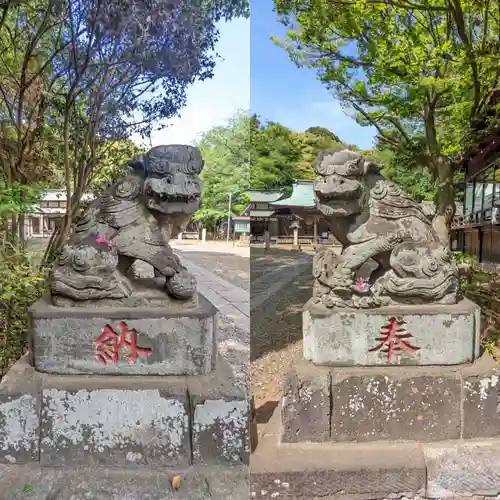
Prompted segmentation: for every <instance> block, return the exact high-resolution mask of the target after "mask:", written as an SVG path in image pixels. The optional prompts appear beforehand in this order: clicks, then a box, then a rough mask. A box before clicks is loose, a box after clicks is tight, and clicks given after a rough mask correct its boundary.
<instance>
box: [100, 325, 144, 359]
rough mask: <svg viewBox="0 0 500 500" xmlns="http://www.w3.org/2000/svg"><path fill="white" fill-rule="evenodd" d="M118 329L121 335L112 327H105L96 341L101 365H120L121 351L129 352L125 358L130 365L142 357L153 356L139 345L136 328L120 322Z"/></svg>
mask: <svg viewBox="0 0 500 500" xmlns="http://www.w3.org/2000/svg"><path fill="white" fill-rule="evenodd" d="M118 329H119V333H117V332H116V331H115V330H113V328H112V327H111V326H110V325H104V327H103V328H102V329H101V335H99V336H98V337H97V338H96V339H95V340H94V345H95V348H96V357H97V359H98V360H99V363H101V364H103V365H105V364H106V363H107V362H108V361H112V362H113V363H114V364H115V365H118V360H119V357H120V349H126V350H127V351H128V352H127V354H126V355H125V357H126V359H127V361H128V362H129V363H130V364H135V363H136V362H137V358H138V357H140V356H151V354H152V353H153V351H152V350H151V349H149V348H146V347H139V346H138V345H137V330H135V328H132V329H129V328H128V326H127V324H126V323H125V321H120V323H119V324H118Z"/></svg>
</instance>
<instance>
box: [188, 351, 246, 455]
mask: <svg viewBox="0 0 500 500" xmlns="http://www.w3.org/2000/svg"><path fill="white" fill-rule="evenodd" d="M217 365H218V366H217V370H216V371H214V372H212V373H211V374H209V375H205V376H199V377H188V380H187V384H188V391H189V397H190V407H191V409H192V412H193V413H192V425H193V428H192V436H191V439H192V449H193V463H194V464H211V463H222V464H224V463H225V464H240V463H248V459H249V453H250V443H249V426H250V420H249V409H250V408H249V403H248V400H247V397H246V395H245V393H244V392H243V391H242V390H241V389H240V388H238V385H237V384H235V382H234V375H233V373H232V370H231V368H230V367H229V365H227V363H226V362H225V361H224V360H223V359H222V358H219V359H218V362H217Z"/></svg>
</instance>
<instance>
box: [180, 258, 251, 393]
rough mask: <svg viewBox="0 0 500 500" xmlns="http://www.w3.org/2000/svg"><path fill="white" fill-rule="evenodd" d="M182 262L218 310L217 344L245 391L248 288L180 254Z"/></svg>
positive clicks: (202, 292)
mask: <svg viewBox="0 0 500 500" xmlns="http://www.w3.org/2000/svg"><path fill="white" fill-rule="evenodd" d="M179 257H180V259H181V261H182V263H183V264H184V265H185V266H186V267H187V268H188V269H189V271H190V272H192V273H193V274H194V275H195V276H196V279H197V280H198V290H199V291H200V293H201V294H202V295H204V296H205V297H206V298H207V299H208V300H209V301H210V302H212V303H213V304H214V305H215V306H216V307H217V309H219V311H220V329H219V338H218V347H219V350H220V352H221V354H222V355H223V356H224V358H226V359H227V361H228V362H229V364H230V365H231V366H232V368H233V370H234V373H235V376H236V378H237V381H238V383H239V385H240V387H241V388H242V389H244V390H245V391H247V387H248V374H249V364H250V303H249V298H250V297H249V292H248V291H247V290H245V289H243V288H241V287H238V286H235V285H233V284H231V283H229V282H228V281H226V280H224V279H222V278H221V277H220V276H217V275H216V274H214V273H212V272H210V271H209V270H208V269H206V268H204V267H202V266H199V265H198V264H195V263H194V262H192V261H190V260H188V259H186V258H185V257H183V255H182V253H181V252H179Z"/></svg>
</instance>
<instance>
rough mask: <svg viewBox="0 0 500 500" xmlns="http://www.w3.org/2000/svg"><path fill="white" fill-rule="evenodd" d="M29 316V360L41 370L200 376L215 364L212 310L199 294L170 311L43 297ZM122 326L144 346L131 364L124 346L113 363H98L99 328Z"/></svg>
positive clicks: (115, 329) (119, 330)
mask: <svg viewBox="0 0 500 500" xmlns="http://www.w3.org/2000/svg"><path fill="white" fill-rule="evenodd" d="M30 316H31V350H32V353H33V361H34V366H35V368H36V369H37V370H38V371H41V372H45V373H59V374H75V375H76V374H79V375H85V374H106V375H205V374H207V373H210V372H211V371H212V370H213V369H214V368H215V356H216V351H215V333H216V331H217V310H216V309H215V307H214V306H213V305H212V304H211V303H210V302H208V301H207V300H206V299H205V298H204V297H203V296H199V298H198V301H197V305H196V306H194V307H191V308H186V309H179V310H178V311H174V312H165V310H164V309H163V308H160V307H155V308H152V307H134V308H130V307H129V308H123V307H122V308H112V307H93V308H82V307H66V308H62V307H56V306H53V305H52V304H50V302H48V300H47V299H42V300H39V301H38V302H36V303H35V304H34V305H33V306H32V307H31V308H30ZM124 325H125V326H124ZM122 328H126V329H127V330H128V332H129V333H127V334H126V336H128V338H127V339H125V340H126V341H127V342H130V341H131V340H130V334H131V332H134V331H135V332H136V334H135V333H134V334H133V335H136V342H137V346H138V347H139V349H146V351H140V352H139V355H138V356H137V359H136V360H135V363H132V364H131V363H129V362H127V346H123V347H122V348H121V349H120V352H119V355H120V359H118V360H117V362H116V364H115V363H114V362H113V361H108V362H106V363H102V362H99V359H98V356H96V350H98V349H99V337H100V336H101V335H102V333H103V332H102V330H103V329H106V330H107V331H108V332H109V334H110V335H113V332H115V334H116V335H117V336H118V337H119V336H120V335H122ZM105 335H106V332H105ZM112 341H113V338H110V340H109V342H112Z"/></svg>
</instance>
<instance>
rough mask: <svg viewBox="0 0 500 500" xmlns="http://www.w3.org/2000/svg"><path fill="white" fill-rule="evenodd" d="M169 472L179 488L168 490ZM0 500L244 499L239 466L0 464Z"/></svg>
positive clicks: (245, 482) (244, 475)
mask: <svg viewBox="0 0 500 500" xmlns="http://www.w3.org/2000/svg"><path fill="white" fill-rule="evenodd" d="M174 474H180V475H181V478H182V480H181V486H180V488H179V489H178V490H174V489H173V488H172V486H171V481H172V477H173V476H174ZM0 498H2V500H4V499H5V500H229V499H234V500H248V498H249V480H248V472H247V470H244V469H243V468H238V467H233V468H230V469H227V468H225V469H220V468H215V467H206V468H203V469H195V468H188V469H184V470H181V471H178V470H168V469H165V468H162V469H159V470H154V469H149V468H148V469H142V470H141V469H138V470H134V471H133V472H131V471H126V470H120V469H112V468H106V467H99V468H95V469H93V468H70V467H64V468H55V467H39V466H31V467H28V466H20V465H15V466H1V467H0Z"/></svg>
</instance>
